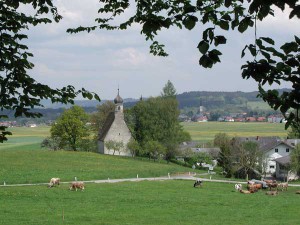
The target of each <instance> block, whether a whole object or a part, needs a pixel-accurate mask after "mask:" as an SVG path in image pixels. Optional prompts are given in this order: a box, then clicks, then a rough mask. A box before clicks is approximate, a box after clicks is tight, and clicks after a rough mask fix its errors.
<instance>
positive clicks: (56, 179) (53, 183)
mask: <svg viewBox="0 0 300 225" xmlns="http://www.w3.org/2000/svg"><path fill="white" fill-rule="evenodd" d="M59 183H60V178H58V177H56V178H51V179H50V182H49V185H48V187H49V188H51V187H54V186H55V185H56V184H57V185H59Z"/></svg>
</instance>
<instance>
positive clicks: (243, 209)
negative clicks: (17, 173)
mask: <svg viewBox="0 0 300 225" xmlns="http://www.w3.org/2000/svg"><path fill="white" fill-rule="evenodd" d="M193 183H194V181H187V180H167V181H140V182H121V183H104V184H94V183H87V184H86V189H85V190H84V191H83V192H81V191H77V192H76V191H70V190H68V185H67V184H62V185H60V186H59V187H54V188H47V187H46V186H29V187H0V196H1V204H0V224H10V225H15V224H16V225H18V224H24V225H25V224H28V225H31V224H42V225H47V224H103V225H104V224H110V225H117V224H124V225H126V224H128V225H135V224H136V225H140V224H143V225H147V224H149V225H150V224H151V225H153V224H156V225H160V224H161V225H177V224H178V225H185V224H188V225H193V224H195V225H196V224H197V225H198V224H201V225H206V224H207V225H212V224H213V225H219V224H222V225H227V224H228V225H232V224H243V225H247V224H249V225H250V224H251V225H253V224H256V225H260V224H272V225H283V224H287V225H288V224H299V213H298V208H299V201H300V195H296V194H295V191H296V190H297V189H296V188H295V187H290V188H289V190H288V191H287V192H280V193H279V195H277V196H267V195H265V191H259V192H257V193H255V194H249V195H246V194H241V193H239V192H236V191H235V190H234V184H227V183H210V182H205V183H204V184H203V187H202V188H193Z"/></svg>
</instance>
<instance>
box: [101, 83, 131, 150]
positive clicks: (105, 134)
mask: <svg viewBox="0 0 300 225" xmlns="http://www.w3.org/2000/svg"><path fill="white" fill-rule="evenodd" d="M119 91H120V90H119V88H118V94H117V97H115V99H114V103H115V111H114V112H111V113H110V114H109V115H108V117H107V118H106V120H105V122H104V124H103V127H102V128H101V130H100V131H99V141H98V152H99V153H102V154H109V155H121V156H131V153H130V151H129V150H128V149H127V147H126V146H127V143H128V142H129V140H130V139H131V133H130V130H129V128H128V126H127V124H126V123H125V120H124V112H123V99H122V98H121V96H120V92H119ZM108 141H115V142H122V143H123V148H122V149H120V151H118V152H115V151H114V150H113V149H108V148H107V147H106V145H105V143H106V142H108Z"/></svg>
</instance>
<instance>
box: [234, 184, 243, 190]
mask: <svg viewBox="0 0 300 225" xmlns="http://www.w3.org/2000/svg"><path fill="white" fill-rule="evenodd" d="M234 188H235V190H237V191H239V190H241V189H242V184H235V185H234Z"/></svg>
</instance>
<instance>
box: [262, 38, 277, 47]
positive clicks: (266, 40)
mask: <svg viewBox="0 0 300 225" xmlns="http://www.w3.org/2000/svg"><path fill="white" fill-rule="evenodd" d="M261 39H262V40H264V41H265V42H267V43H269V44H271V45H274V44H275V42H274V40H273V39H272V38H269V37H261Z"/></svg>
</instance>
